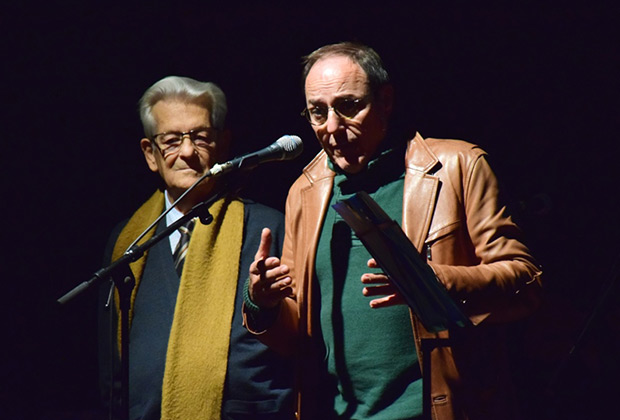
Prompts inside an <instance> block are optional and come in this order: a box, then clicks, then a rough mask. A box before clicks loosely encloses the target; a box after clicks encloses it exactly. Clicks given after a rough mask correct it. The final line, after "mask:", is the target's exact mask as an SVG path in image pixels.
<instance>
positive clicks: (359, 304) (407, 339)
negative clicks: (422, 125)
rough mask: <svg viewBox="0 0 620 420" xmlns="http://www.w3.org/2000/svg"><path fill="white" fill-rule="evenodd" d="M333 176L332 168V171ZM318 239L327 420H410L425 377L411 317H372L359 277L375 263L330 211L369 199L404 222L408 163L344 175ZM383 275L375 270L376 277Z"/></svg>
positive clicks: (397, 159)
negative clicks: (357, 198) (359, 195)
mask: <svg viewBox="0 0 620 420" xmlns="http://www.w3.org/2000/svg"><path fill="white" fill-rule="evenodd" d="M332 169H334V168H333V166H332ZM334 170H335V171H336V172H337V174H336V177H335V180H334V188H333V191H332V197H331V201H330V206H329V208H328V211H327V214H326V216H325V221H324V223H323V229H322V232H321V236H320V239H319V244H318V250H317V258H316V273H317V280H318V288H317V289H318V290H317V291H318V292H319V293H320V303H321V304H320V308H319V307H318V306H315V308H316V309H315V311H316V312H315V313H314V316H318V317H320V326H321V332H322V336H323V342H324V345H325V347H324V351H325V354H324V356H325V363H326V370H327V375H328V378H327V380H326V381H325V382H324V383H325V385H326V389H325V390H324V391H325V392H326V396H325V398H322V399H321V400H322V401H324V402H325V407H323V410H324V411H325V413H326V414H325V417H326V418H346V419H349V418H353V419H360V418H364V419H373V420H378V419H390V420H393V419H411V418H416V417H417V416H421V414H422V379H421V378H422V376H421V373H420V369H419V365H418V361H417V357H416V352H415V343H414V338H413V332H412V329H411V321H410V316H409V309H408V307H407V306H405V305H399V306H394V307H389V308H381V309H372V308H370V306H369V302H370V300H371V299H370V298H368V297H365V296H363V295H362V288H363V287H364V286H363V284H362V283H361V280H360V278H361V276H362V274H364V273H367V272H369V271H372V270H371V269H369V268H368V267H367V265H366V263H367V261H368V259H369V258H370V257H371V256H370V254H369V253H368V251H367V250H366V248H364V246H363V245H362V243H361V242H360V241H359V239H358V238H357V237H356V236H355V234H354V233H353V232H352V230H351V229H350V228H349V226H348V225H347V224H346V223H345V222H344V220H343V219H342V218H341V217H340V215H338V214H337V212H336V211H335V210H334V209H333V207H332V205H333V204H335V203H336V202H337V201H339V200H343V199H347V198H349V197H351V196H352V195H353V194H355V193H356V192H359V191H362V190H363V191H366V192H367V193H368V194H369V195H370V196H371V197H372V198H373V199H374V200H375V201H376V202H377V203H378V204H379V205H380V206H381V207H382V208H383V209H384V210H385V211H386V213H387V214H389V215H390V217H391V218H392V219H394V220H395V221H397V222H401V220H402V198H403V183H404V162H403V160H402V153H399V152H396V151H392V150H390V151H387V152H384V153H383V154H382V155H380V156H379V157H378V158H376V159H375V160H373V161H372V162H370V164H369V165H368V168H367V169H366V170H365V171H364V172H362V173H360V174H356V175H348V174H344V173H339V172H338V171H337V170H336V169H334ZM374 271H378V270H374Z"/></svg>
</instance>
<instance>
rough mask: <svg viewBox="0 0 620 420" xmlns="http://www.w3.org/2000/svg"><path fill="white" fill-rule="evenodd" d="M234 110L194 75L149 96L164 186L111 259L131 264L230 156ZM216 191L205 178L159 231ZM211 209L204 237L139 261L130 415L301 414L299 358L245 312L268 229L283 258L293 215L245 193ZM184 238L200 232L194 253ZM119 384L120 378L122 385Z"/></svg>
mask: <svg viewBox="0 0 620 420" xmlns="http://www.w3.org/2000/svg"><path fill="white" fill-rule="evenodd" d="M226 111H227V106H226V98H225V96H224V93H223V92H222V91H221V89H220V88H219V87H217V86H216V85H215V84H213V83H203V82H199V81H196V80H193V79H190V78H186V77H176V76H170V77H166V78H164V79H162V80H160V81H158V82H157V83H155V84H154V85H153V86H151V87H150V88H149V89H148V90H147V91H146V92H145V93H144V95H143V96H142V98H141V100H140V117H141V120H142V124H143V127H144V132H145V138H143V139H142V140H141V141H140V146H141V148H142V151H143V153H144V157H145V159H146V163H147V165H148V167H149V169H150V170H151V171H153V172H156V173H158V174H159V176H160V177H161V179H162V181H163V188H162V190H158V191H156V192H155V194H153V195H152V196H151V198H150V199H149V200H148V201H147V202H145V203H144V204H143V205H142V206H141V207H140V208H139V209H138V210H137V211H136V212H135V213H134V214H133V216H132V217H131V218H130V219H129V220H128V221H126V222H125V223H122V224H121V225H119V227H118V229H117V230H116V231H115V232H114V234H113V235H112V237H111V242H110V245H109V247H108V248H109V249H108V251H109V253H108V257H107V259H108V261H113V260H116V259H117V258H118V257H120V256H121V255H122V254H123V252H124V251H125V250H126V249H127V247H128V246H129V245H130V244H131V242H132V241H133V240H134V239H135V238H136V237H137V236H138V235H139V234H140V233H141V232H142V231H143V230H145V229H146V228H147V226H149V225H150V224H151V223H152V222H153V221H154V220H155V219H156V218H157V217H158V216H159V215H160V214H161V213H162V212H163V211H164V210H165V209H168V208H170V207H171V206H172V203H174V202H175V201H176V200H177V199H178V198H179V197H180V196H181V195H182V194H183V193H184V192H185V191H186V190H187V189H188V188H189V187H190V186H191V185H193V184H194V183H195V182H196V181H197V180H198V179H199V178H200V177H201V176H202V175H204V174H205V173H206V171H207V170H209V169H210V168H211V167H212V166H213V165H214V164H215V163H217V162H220V161H222V160H224V159H225V158H226V157H227V151H228V148H229V135H228V131H227V130H225V129H224V121H225V118H226ZM215 188H217V186H216V185H215V181H214V179H213V178H206V181H204V182H202V183H201V184H199V185H198V186H197V188H195V189H193V190H192V191H191V192H190V193H189V194H187V195H185V197H183V199H182V200H181V201H180V202H179V203H178V204H177V205H176V206H175V207H174V208H173V209H172V210H171V211H170V212H169V213H168V214H167V215H166V217H165V218H164V219H162V221H161V222H160V223H159V225H158V226H157V228H156V229H154V230H156V231H161V230H162V229H164V228H165V227H166V226H167V225H170V224H171V223H173V222H174V221H176V220H178V219H179V218H180V217H181V216H182V215H183V214H185V213H187V212H188V211H189V210H190V209H191V208H192V207H193V206H194V205H196V204H197V203H200V202H202V201H204V200H206V199H207V198H209V197H210V195H211V194H212V193H213V191H214V189H215ZM210 213H211V215H212V216H213V221H212V222H211V223H210V224H208V225H203V224H201V223H200V222H199V221H194V220H192V222H193V223H191V224H193V225H194V227H193V229H192V227H191V226H190V227H183V229H179V230H180V231H181V232H179V231H176V232H175V233H174V234H172V235H170V237H169V240H163V241H160V242H159V243H158V244H156V245H155V246H154V247H152V248H151V249H150V250H149V251H148V253H147V254H146V256H144V257H142V258H141V259H140V260H138V261H137V262H135V263H133V264H132V265H131V269H132V272H133V273H134V276H135V278H136V283H137V284H136V287H135V288H134V290H133V294H132V297H131V303H132V304H131V310H130V319H131V329H130V346H129V354H130V357H129V361H130V372H129V385H130V386H129V413H130V419H160V418H162V419H216V418H217V419H219V418H222V419H242V418H248V419H250V418H251V419H270V420H272V419H290V418H291V417H292V415H293V397H292V390H291V379H292V375H291V368H290V366H289V361H287V360H286V359H285V358H282V357H280V356H277V355H276V353H275V352H273V351H272V350H271V349H269V348H268V347H267V346H265V345H264V344H262V343H260V342H259V341H258V340H256V339H255V338H254V337H253V336H252V335H250V334H249V333H248V332H247V331H246V330H245V328H243V325H242V316H241V311H240V308H241V306H242V300H243V284H244V281H245V280H246V279H247V272H248V269H249V266H250V263H251V262H252V260H253V258H254V253H255V251H256V248H257V247H258V245H259V238H260V230H261V228H262V227H263V226H266V225H267V226H269V228H270V229H271V230H272V231H273V232H274V237H275V238H276V239H275V241H274V242H273V246H272V247H271V248H270V251H271V252H276V253H278V254H279V252H280V250H281V245H282V240H283V234H284V233H283V217H282V214H281V213H279V212H277V211H275V210H273V209H270V208H268V207H265V206H263V205H260V204H257V203H253V202H249V201H243V200H240V199H238V198H236V197H226V198H223V199H220V200H219V201H216V202H215V203H214V204H213V205H212V206H211V208H210ZM183 233H185V234H187V233H190V234H191V236H190V238H191V240H189V246H186V245H184V244H185V243H186V240H185V239H183V237H182V236H183V235H182V234H183ZM153 234H154V232H151V233H150V235H149V236H147V238H148V237H150V236H152V235H153ZM180 248H183V251H182V252H180V253H179V252H178V249H180ZM175 249H177V252H175ZM183 254H185V257H184V258H183V257H179V255H183ZM238 279H240V281H238ZM237 308H239V310H237ZM111 312H112V313H111V314H110V315H104V316H102V317H101V332H102V334H101V349H102V353H101V357H100V360H101V361H102V378H103V382H104V387H105V388H106V389H109V387H110V378H109V376H110V375H109V374H108V372H109V366H107V365H108V364H109V363H110V361H111V360H112V358H114V359H115V360H116V363H115V364H116V365H117V367H118V355H117V354H115V355H114V356H112V355H111V354H109V353H110V351H109V349H110V348H111V347H113V348H117V346H115V345H114V346H110V341H112V342H114V341H116V338H115V337H116V335H117V333H116V331H117V321H118V315H117V314H116V313H115V311H111ZM110 337H114V338H112V340H111V339H110ZM114 353H116V351H115V352H114ZM118 380H119V379H118V375H117V376H116V377H115V380H114V382H115V387H118ZM116 404H118V401H113V402H112V405H116Z"/></svg>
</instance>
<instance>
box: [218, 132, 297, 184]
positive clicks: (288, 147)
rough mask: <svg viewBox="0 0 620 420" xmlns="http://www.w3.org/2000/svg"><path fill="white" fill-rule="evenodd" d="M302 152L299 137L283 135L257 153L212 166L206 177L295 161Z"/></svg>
mask: <svg viewBox="0 0 620 420" xmlns="http://www.w3.org/2000/svg"><path fill="white" fill-rule="evenodd" d="M303 150H304V144H303V142H302V141H301V139H300V138H299V137H297V136H292V135H284V136H282V137H280V138H279V139H278V140H276V141H275V142H274V143H273V144H272V145H271V146H267V147H265V148H264V149H261V150H259V151H257V152H253V153H248V154H246V155H243V156H240V157H236V158H234V159H233V160H229V161H228V162H225V163H222V164H219V163H217V164H215V165H213V168H211V170H210V171H209V172H208V175H210V176H213V175H222V174H225V173H228V172H230V171H234V170H248V169H254V168H256V167H257V166H258V165H260V164H261V163H263V162H270V161H273V160H290V159H295V158H296V157H297V156H299V155H300V154H301V152H302V151H303Z"/></svg>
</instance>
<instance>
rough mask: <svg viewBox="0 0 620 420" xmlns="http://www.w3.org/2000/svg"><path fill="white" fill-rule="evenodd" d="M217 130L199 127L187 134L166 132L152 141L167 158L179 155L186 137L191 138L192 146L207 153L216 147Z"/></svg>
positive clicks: (155, 135) (154, 136) (152, 137)
mask: <svg viewBox="0 0 620 420" xmlns="http://www.w3.org/2000/svg"><path fill="white" fill-rule="evenodd" d="M216 131H217V129H215V128H212V127H199V128H195V129H193V130H189V131H186V132H180V131H166V132H165V133H158V134H154V135H153V136H151V139H150V140H151V141H152V142H153V144H154V145H155V147H157V149H158V150H159V153H161V155H162V157H164V158H166V157H168V156H170V155H173V154H175V153H178V152H179V150H181V146H182V145H183V140H184V139H185V137H186V136H187V137H189V140H190V141H191V142H192V145H193V146H194V147H195V148H196V149H197V150H199V151H206V150H209V149H211V148H213V146H214V145H215V137H216V136H215V135H214V133H215V132H216Z"/></svg>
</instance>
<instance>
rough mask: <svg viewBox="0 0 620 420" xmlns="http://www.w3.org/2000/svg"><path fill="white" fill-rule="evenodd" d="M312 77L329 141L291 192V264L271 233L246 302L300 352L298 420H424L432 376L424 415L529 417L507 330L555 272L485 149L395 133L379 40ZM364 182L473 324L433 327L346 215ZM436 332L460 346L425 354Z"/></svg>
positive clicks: (339, 49)
mask: <svg viewBox="0 0 620 420" xmlns="http://www.w3.org/2000/svg"><path fill="white" fill-rule="evenodd" d="M303 82H304V86H305V96H306V109H305V110H304V115H305V116H306V117H307V118H308V121H309V122H310V124H311V125H312V129H313V130H314V132H315V134H316V137H317V138H318V140H319V142H320V144H321V146H322V149H323V150H322V151H321V152H320V153H319V154H318V155H317V156H316V157H315V158H314V160H312V162H310V164H309V165H308V166H307V167H306V168H305V169H304V171H303V174H302V175H301V176H300V177H299V178H298V179H297V181H296V182H295V183H294V184H293V186H292V187H291V189H290V191H289V196H288V199H287V204H286V215H285V225H286V235H285V240H284V247H283V253H282V258H281V260H280V259H278V258H276V257H274V256H271V254H270V252H269V245H270V243H271V241H272V237H271V234H272V233H271V232H270V230H269V229H264V230H263V233H262V239H261V245H260V247H259V248H258V251H257V253H256V257H255V262H254V263H252V265H251V268H250V280H249V281H248V286H247V288H246V289H247V290H246V298H245V302H244V316H245V322H246V326H247V327H248V329H249V330H251V331H253V332H254V333H256V334H260V335H259V337H260V338H261V340H263V341H264V342H265V343H268V344H269V345H270V346H272V347H274V348H277V349H278V350H279V351H280V352H282V353H289V354H293V353H296V354H297V355H298V358H299V362H300V363H299V365H300V377H299V389H298V401H297V404H298V413H297V414H298V417H299V418H302V419H306V420H307V419H318V418H321V419H336V418H338V419H362V418H363V419H412V418H421V416H422V415H423V400H422V396H423V388H422V381H423V380H424V381H427V380H430V381H431V390H430V399H431V401H430V405H431V413H426V414H427V415H428V414H432V417H433V418H435V419H441V420H447V419H489V420H490V419H513V418H515V417H516V415H517V414H516V409H515V404H514V400H513V396H512V393H511V385H510V378H509V372H508V367H507V357H506V348H505V343H504V341H503V337H502V324H504V323H506V322H508V321H511V320H514V319H518V318H519V317H523V316H525V315H526V314H528V313H530V312H531V311H533V310H534V308H535V307H536V306H537V305H538V303H539V298H540V292H541V285H540V275H541V272H540V270H539V267H538V265H537V264H536V262H535V261H534V259H533V257H532V256H531V255H530V252H529V251H528V249H527V248H526V246H525V245H524V244H523V243H522V240H521V233H520V231H519V229H518V228H517V226H516V225H515V224H514V222H513V221H512V219H511V217H510V216H509V214H508V212H507V209H506V207H505V206H504V205H503V204H502V203H501V202H500V200H499V198H498V183H497V180H496V178H495V175H494V174H493V172H492V171H491V169H490V167H489V165H488V163H487V159H486V154H485V152H484V151H482V150H481V149H480V148H479V147H477V146H475V145H473V144H470V143H466V142H464V141H459V140H439V139H432V138H423V137H422V136H421V135H420V134H416V135H415V136H414V138H413V139H411V140H409V141H407V142H404V141H401V139H398V138H394V136H393V135H392V134H391V133H390V132H389V131H388V118H389V116H390V113H391V111H392V99H393V90H392V87H391V85H390V83H389V79H388V74H387V72H386V71H385V69H384V67H383V64H382V62H381V59H380V57H379V56H378V55H377V54H376V53H375V51H374V50H372V49H371V48H369V47H367V46H363V45H359V44H354V43H339V44H334V45H327V46H324V47H322V48H320V49H318V50H316V51H314V52H313V53H312V54H310V55H309V56H307V57H306V59H305V67H304V71H303ZM359 191H365V192H367V193H368V194H369V195H370V196H371V197H372V198H373V199H374V200H375V201H376V202H377V203H378V204H379V205H380V206H381V207H383V208H384V210H386V212H387V213H388V214H389V215H390V216H391V217H392V218H393V219H395V220H396V221H398V222H400V224H401V226H402V227H403V230H404V231H405V233H406V234H407V236H408V237H409V239H410V240H411V241H412V243H413V244H414V245H415V247H416V248H417V249H418V251H419V252H420V253H421V255H423V256H424V257H425V258H426V259H427V261H428V264H429V265H430V267H431V268H432V269H433V270H434V272H435V274H436V278H437V280H438V281H439V282H440V283H441V284H442V285H443V286H444V287H445V289H446V291H447V293H448V294H449V295H450V296H451V297H452V298H453V299H454V300H455V301H456V302H458V304H459V305H460V306H461V308H462V310H463V312H464V313H465V314H466V315H467V316H468V317H469V318H470V320H471V322H472V325H473V326H471V327H469V328H461V329H455V330H450V331H442V332H440V333H430V332H428V331H427V330H425V328H424V327H423V326H422V325H421V323H420V322H419V320H418V319H417V317H416V316H415V314H413V313H411V312H410V310H409V308H408V307H407V306H405V305H403V304H402V303H403V299H402V297H401V296H400V295H399V294H398V293H397V292H396V290H395V289H394V288H393V287H392V285H391V284H390V282H389V279H388V278H387V277H386V276H385V275H384V274H382V273H381V272H379V271H378V270H376V268H377V263H376V261H374V260H373V259H372V258H370V255H369V254H368V252H367V251H366V249H365V248H364V247H363V246H362V245H361V243H360V241H359V240H357V238H356V237H355V235H354V234H353V233H352V231H351V230H350V228H349V227H348V226H347V225H346V223H344V221H343V220H342V219H341V218H340V217H339V215H338V214H337V213H336V212H335V210H334V209H333V208H332V205H333V204H334V203H336V202H337V201H339V200H342V199H346V198H348V197H351V196H352V195H353V194H355V193H356V192H359ZM360 280H361V282H360ZM438 337H442V338H450V346H449V347H441V348H436V349H434V350H432V352H430V354H425V353H422V348H421V341H422V339H425V338H438ZM416 350H417V351H416ZM422 357H430V358H431V371H430V372H422V370H421V361H422ZM317 384H321V385H318V386H317Z"/></svg>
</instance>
